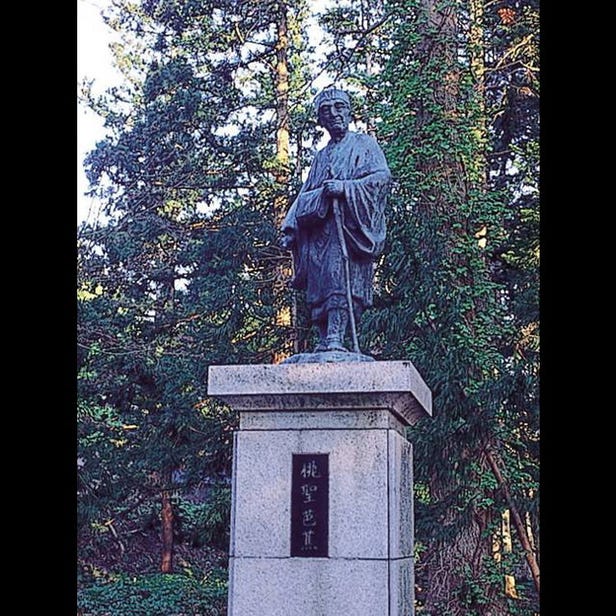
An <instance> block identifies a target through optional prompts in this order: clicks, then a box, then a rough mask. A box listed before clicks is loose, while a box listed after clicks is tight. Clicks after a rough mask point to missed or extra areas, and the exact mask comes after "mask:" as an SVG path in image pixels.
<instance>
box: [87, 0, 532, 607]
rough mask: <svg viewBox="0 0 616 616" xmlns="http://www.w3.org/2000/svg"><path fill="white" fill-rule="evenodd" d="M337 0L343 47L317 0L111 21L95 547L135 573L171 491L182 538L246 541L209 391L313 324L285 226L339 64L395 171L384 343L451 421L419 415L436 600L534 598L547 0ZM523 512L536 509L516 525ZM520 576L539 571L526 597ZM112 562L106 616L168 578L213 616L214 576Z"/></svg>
mask: <svg viewBox="0 0 616 616" xmlns="http://www.w3.org/2000/svg"><path fill="white" fill-rule="evenodd" d="M334 5H335V6H333V8H332V9H331V10H329V11H326V12H324V13H323V14H322V15H321V16H320V21H321V24H322V27H323V28H324V29H325V31H326V42H327V43H328V47H327V50H326V52H325V53H324V54H323V55H322V56H321V57H320V58H319V57H314V56H312V55H311V53H310V48H309V47H308V44H307V30H306V24H307V21H306V19H307V17H308V15H309V8H310V7H309V3H305V2H299V1H296V2H290V3H282V2H276V1H271V2H265V3H263V2H256V1H250V0H244V1H240V2H208V1H206V0H190V1H189V0H174V1H169V0H166V1H165V2H159V1H156V0H143V1H142V2H141V3H137V4H134V3H133V4H131V3H128V2H119V3H117V8H116V9H114V10H113V12H112V14H110V16H109V23H110V24H111V25H112V26H113V27H115V28H117V29H118V30H119V31H122V32H123V33H124V35H125V41H126V42H125V44H124V46H119V47H118V48H117V53H118V56H117V58H118V62H119V65H120V66H121V67H122V68H123V70H124V71H125V74H126V76H127V82H126V85H125V87H124V89H123V90H120V89H118V90H117V91H115V92H111V93H109V95H108V96H106V97H103V98H102V99H100V100H94V99H93V97H92V96H91V95H89V93H88V91H87V88H86V90H85V91H84V96H85V97H86V98H87V99H88V100H89V102H90V104H91V105H92V107H93V108H95V109H97V110H98V111H99V112H100V113H101V114H103V115H104V117H105V118H106V125H107V128H108V135H109V136H108V138H107V139H105V140H104V141H102V142H101V143H99V144H98V145H97V147H96V149H95V150H94V151H93V152H92V153H91V154H90V156H89V157H88V159H87V160H86V163H85V164H86V169H87V171H88V174H89V178H90V181H91V183H92V187H93V194H96V195H97V197H98V198H99V200H100V201H101V203H102V204H103V206H104V207H103V210H104V213H105V218H102V219H100V220H97V221H89V222H87V223H84V224H83V225H82V226H81V227H80V229H79V237H78V242H79V244H78V246H79V280H78V306H79V321H78V328H79V339H78V343H79V347H78V366H79V375H78V384H79V408H78V437H79V458H80V459H79V542H80V563H81V565H82V566H83V570H84V571H91V568H92V567H91V562H90V561H92V560H93V559H95V555H97V554H100V553H101V551H104V550H105V546H114V547H113V549H114V550H115V551H116V552H118V553H119V556H118V558H117V559H116V560H115V561H113V566H114V567H115V568H116V570H117V571H118V572H120V571H123V570H124V569H125V568H127V567H128V564H127V562H128V560H129V555H130V552H131V549H133V548H131V545H132V543H131V539H130V538H131V537H136V536H140V534H143V533H152V532H154V533H157V532H159V531H160V529H161V516H160V504H159V503H160V502H161V501H160V499H161V496H164V495H166V496H167V497H168V496H169V495H172V497H171V503H172V507H173V511H174V516H175V520H174V528H173V533H174V540H175V542H176V545H178V546H194V547H195V548H198V549H205V548H209V547H211V548H212V549H216V548H222V549H224V548H225V547H226V542H227V540H228V508H229V488H228V482H229V477H230V453H231V433H232V429H233V427H234V425H235V416H234V413H233V412H232V411H231V410H230V409H228V408H226V407H224V406H222V405H220V404H217V403H216V402H215V401H213V400H210V399H208V398H207V397H206V380H207V366H208V365H211V364H222V363H262V362H269V361H272V359H273V358H275V357H276V356H277V354H279V353H280V352H282V351H283V350H285V349H286V348H287V347H285V345H286V341H287V340H288V339H289V338H292V339H295V340H296V341H297V344H298V346H299V347H301V345H302V344H304V343H305V342H306V337H307V330H306V325H305V323H306V321H305V313H304V311H303V305H302V298H301V296H298V297H295V298H294V297H293V296H292V295H291V292H290V290H289V289H288V287H287V286H286V285H285V271H287V270H288V268H289V266H290V261H289V255H288V253H286V252H284V251H282V250H281V249H280V247H279V246H278V244H277V238H278V236H277V233H278V232H277V222H278V220H279V216H280V204H281V203H288V199H289V198H291V197H293V196H294V194H295V192H296V191H297V189H298V187H299V185H300V182H301V174H302V172H303V171H304V170H305V168H306V166H307V164H308V163H309V162H310V159H311V152H313V151H314V147H315V144H316V143H317V140H318V138H319V132H318V131H317V130H316V129H315V123H314V118H313V117H312V114H311V109H310V101H311V96H312V95H313V94H315V93H316V89H315V86H314V84H312V82H311V81H310V78H309V76H310V75H313V76H314V75H317V74H322V75H327V76H329V77H330V79H331V80H332V81H336V83H337V84H338V85H340V86H342V87H346V88H348V89H349V90H350V91H351V93H352V95H353V98H354V102H355V114H356V118H355V119H356V121H357V124H358V125H359V126H360V127H361V128H363V129H365V130H368V131H370V132H372V133H374V134H376V136H377V138H378V140H379V142H380V143H381V144H382V146H383V149H384V151H385V154H386V157H387V160H388V163H389V166H390V168H391V170H392V173H393V176H394V186H393V190H392V196H391V199H390V208H389V212H388V229H389V235H388V240H387V242H388V243H387V248H386V252H385V255H384V257H383V258H382V259H381V261H380V262H379V263H378V270H377V285H376V289H375V306H374V309H373V310H371V311H368V312H367V313H366V315H365V316H364V320H363V321H362V326H361V331H362V335H361V337H360V342H361V346H362V348H365V349H369V352H370V353H371V354H372V355H373V356H374V357H375V358H377V359H402V358H410V359H411V360H412V361H413V363H414V364H415V365H416V366H417V368H418V369H419V371H420V372H421V374H422V375H423V376H424V378H425V379H426V381H427V383H428V385H429V386H430V387H431V389H432V392H433V399H434V417H433V419H431V420H427V421H423V422H421V423H420V424H418V425H417V426H415V427H413V429H412V430H411V432H410V436H411V438H412V440H413V442H414V443H415V472H416V481H417V485H416V524H417V528H416V540H417V552H418V556H417V586H418V588H417V598H418V610H420V613H423V614H426V615H427V614H431V615H432V616H457V615H464V616H473V615H475V614H476V615H486V616H487V614H490V615H495V614H520V615H525V616H531V615H532V614H533V613H535V612H538V599H537V591H536V588H535V585H534V584H533V576H531V570H530V569H529V563H528V562H527V561H526V560H525V554H524V549H523V548H522V541H527V542H530V544H531V547H532V556H533V557H534V559H535V561H538V556H539V545H538V538H539V505H538V485H539V399H538V378H539V375H538V371H539V342H538V335H539V313H538V304H539V302H538V291H539V279H538V266H539V228H538V226H539V204H538V190H539V185H538V179H539V145H538V144H539V119H538V113H539V103H538V101H539V86H538V71H539V58H538V44H539V41H538V2H536V1H535V0H499V1H498V2H482V1H479V0H465V1H463V0H446V1H445V2H441V3H435V2H433V1H432V0H363V1H362V2H359V3H357V2H354V3H351V2H346V1H340V2H336V3H334ZM281 50H282V51H281ZM283 51H284V53H282V52H283ZM281 64H283V65H284V67H285V69H286V70H288V74H289V78H288V94H287V95H284V97H283V95H281V92H284V88H283V89H282V90H281V81H280V76H281V72H280V66H281ZM285 83H286V82H285ZM282 85H284V84H282ZM281 97H283V98H284V100H283V98H281ZM287 97H288V98H287ZM281 103H284V104H281ZM285 123H288V127H289V133H290V160H287V159H286V158H285V156H284V155H283V154H284V151H283V150H284V148H283V150H281V146H280V143H281V142H280V134H281V128H284V127H285V126H286V125H287V124H285ZM277 144H278V145H277ZM285 306H287V307H289V306H292V307H293V309H292V310H291V314H292V317H293V318H292V321H291V322H290V323H289V322H288V320H285V319H281V318H280V314H281V310H282V309H283V308H284V307H285ZM510 514H511V516H512V518H513V519H515V514H518V515H519V519H521V520H522V521H523V523H522V524H513V523H512V524H511V525H510V526H509V523H507V524H505V523H504V521H503V520H504V519H505V518H506V519H507V520H509V516H510ZM503 516H505V518H504V517H503ZM508 544H511V546H512V547H511V548H509V547H508ZM182 558H184V556H183V557H182ZM158 562H159V559H158V557H154V558H153V559H151V563H152V568H151V569H150V572H153V571H155V570H156V568H157V565H158ZM123 568H124V569H123ZM214 570H215V571H216V569H214ZM140 573H145V571H141V572H140ZM505 576H510V577H511V576H512V577H514V578H515V580H516V589H515V591H511V589H510V588H509V589H508V590H507V592H504V591H503V589H504V588H505ZM114 580H115V581H113V582H109V581H107V582H106V583H105V585H99V584H98V583H97V584H96V585H95V586H93V587H92V588H90V583H91V581H88V579H85V578H84V579H83V580H82V584H81V586H82V592H81V594H80V601H81V602H82V603H83V605H82V607H83V608H84V610H85V611H84V616H85V614H86V613H92V614H95V613H99V612H96V611H95V609H94V608H95V604H96V603H97V601H99V599H100V600H102V601H104V602H109V609H111V606H113V605H114V603H113V601H116V600H117V601H118V602H119V599H116V598H114V597H118V598H119V597H125V602H126V603H128V602H130V601H133V599H130V598H129V597H137V596H140V595H139V593H140V592H141V591H147V592H151V589H150V588H149V587H148V588H145V585H146V580H155V584H156V585H157V587H159V588H161V589H163V588H165V589H167V590H165V592H166V593H168V594H164V593H163V594H160V593H158V592H153V591H152V592H151V595H150V594H148V595H147V596H148V597H150V596H151V597H152V601H159V602H161V603H160V605H163V604H165V602H167V603H166V605H167V607H166V608H165V610H166V611H164V610H163V611H160V612H158V611H156V610H158V609H162V608H159V607H155V606H154V604H152V607H151V608H150V611H149V612H147V613H151V614H155V613H161V614H162V613H168V614H172V613H176V611H174V610H177V613H178V614H179V613H186V614H189V613H193V612H192V611H190V610H191V607H190V601H191V600H190V599H189V597H190V596H191V593H192V592H195V593H197V594H198V593H205V594H202V595H201V596H200V598H199V599H198V601H202V602H203V601H206V600H207V601H209V599H206V597H205V595H207V594H208V593H210V590H211V588H212V587H211V586H210V585H208V584H205V586H203V585H196V582H195V581H194V580H192V579H190V578H188V577H187V578H180V577H173V576H171V577H165V576H163V577H161V576H157V577H151V578H149V577H148V578H139V581H138V582H137V587H135V586H134V583H132V582H131V583H129V581H128V580H129V578H127V577H125V576H124V574H118V577H117V579H116V578H114ZM535 582H536V580H535ZM148 583H149V582H148ZM183 584H186V585H187V586H186V593H185V597H186V599H185V602H184V603H182V602H181V601H184V599H182V600H180V598H179V596H177V597H176V595H175V594H174V593H175V592H176V590H177V589H179V588H180V586H181V585H183ZM140 585H141V586H143V588H141V586H140ZM217 588H218V590H217V591H216V592H220V593H224V589H223V588H222V587H217ZM191 589H192V590H191ZM208 589H210V590H208ZM161 592H162V590H161ZM101 593H102V594H101ZM208 596H211V598H212V601H214V602H215V601H217V600H218V599H220V597H221V595H220V594H218V595H216V594H215V593H214V594H212V595H208ZM96 597H99V599H96ZM165 597H166V598H165ZM217 597H218V599H217ZM148 600H149V599H148ZM174 602H175V603H174ZM143 605H144V606H145V605H146V604H145V603H143ZM203 605H204V604H203V603H202V606H203ZM212 605H214V603H212ZM115 609H116V608H114V610H115ZM117 609H119V608H117ZM142 609H145V608H142ZM88 610H92V611H91V612H88ZM152 610H153V611H152ZM182 610H184V611H182ZM100 613H101V614H102V613H104V612H100ZM109 613H113V614H121V613H123V612H121V611H113V612H109ZM131 613H138V612H131ZM143 613H146V612H143Z"/></svg>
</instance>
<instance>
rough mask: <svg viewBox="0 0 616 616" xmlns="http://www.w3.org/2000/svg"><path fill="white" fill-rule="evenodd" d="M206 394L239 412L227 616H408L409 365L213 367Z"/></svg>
mask: <svg viewBox="0 0 616 616" xmlns="http://www.w3.org/2000/svg"><path fill="white" fill-rule="evenodd" d="M208 393H209V394H210V395H211V396H216V397H219V398H221V399H222V400H224V401H226V402H227V403H228V404H229V405H230V406H232V407H233V408H235V409H236V410H238V411H239V412H240V427H239V430H238V431H237V432H236V433H235V435H234V457H233V496H232V516H231V518H232V519H231V545H230V572H229V611H228V613H229V616H340V615H344V616H411V615H412V614H413V613H414V610H413V594H414V593H413V589H414V577H413V496H412V492H413V471H412V447H411V444H410V443H409V442H408V441H407V440H406V438H405V436H404V434H405V427H406V426H407V425H410V424H412V423H414V422H415V421H417V419H419V418H420V417H422V416H427V415H430V414H431V410H432V404H431V393H430V390H429V389H428V387H427V386H426V384H425V383H424V381H423V380H422V378H421V377H420V375H419V374H418V372H417V371H416V370H415V368H414V367H413V365H412V364H411V363H410V362H408V361H395V362H365V363H364V362H362V363H329V364H284V365H254V366H253V365H250V366H247V365H244V366H212V367H210V370H209V382H208ZM315 553H316V554H318V556H314V555H313V554H315ZM292 554H293V555H292Z"/></svg>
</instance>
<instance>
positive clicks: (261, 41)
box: [79, 0, 303, 571]
mask: <svg viewBox="0 0 616 616" xmlns="http://www.w3.org/2000/svg"><path fill="white" fill-rule="evenodd" d="M301 9H302V7H301V3H299V2H298V3H295V5H294V6H293V7H291V5H288V6H287V5H286V4H285V3H280V2H271V3H267V4H266V6H264V5H263V3H257V2H251V1H246V2H239V3H238V2H229V3H220V2H217V3H208V2H189V1H180V0H178V1H176V2H159V1H156V0H144V1H143V2H142V3H140V4H134V3H132V4H129V3H124V4H122V3H120V4H118V5H116V8H115V10H114V12H113V13H112V14H110V16H109V17H108V20H109V23H111V24H113V25H114V26H115V27H117V28H119V29H121V30H122V31H123V32H124V36H125V38H126V40H127V43H126V48H125V49H123V50H119V52H121V53H119V56H118V59H119V60H120V61H121V62H123V63H124V66H125V67H126V68H127V70H128V71H129V72H131V74H132V75H133V81H132V84H131V89H130V90H129V92H128V93H129V94H130V96H131V98H130V100H128V101H125V100H121V99H120V98H119V93H113V92H112V93H110V95H109V96H108V97H107V100H99V101H92V102H93V104H95V106H96V107H97V108H98V109H99V110H101V111H102V112H103V113H105V115H106V123H107V127H108V128H109V131H110V133H109V137H108V138H107V139H106V140H104V141H103V142H101V143H99V144H98V145H97V148H96V149H95V150H94V151H93V152H92V153H91V154H90V156H89V157H88V159H87V161H86V168H87V171H88V174H89V178H90V181H91V183H92V185H93V186H94V187H95V189H96V190H97V192H98V196H99V198H100V199H102V200H103V201H104V203H105V212H106V214H107V216H108V221H107V222H106V223H105V224H102V225H97V224H92V223H90V224H85V225H83V227H82V228H81V229H80V239H79V242H80V244H79V249H80V251H79V252H80V277H79V278H80V280H79V282H80V286H81V293H80V337H79V344H80V349H81V353H80V367H81V373H80V387H81V389H80V398H81V400H82V401H83V402H84V405H85V406H87V407H88V408H96V409H99V408H109V409H112V410H110V413H111V414H112V415H113V417H116V418H119V419H118V420H119V421H121V422H123V423H124V424H125V425H130V426H131V433H130V434H131V438H132V441H131V442H132V443H133V444H134V447H133V449H131V451H134V453H135V455H141V456H142V457H143V460H142V463H141V466H142V467H143V468H144V472H146V473H149V474H150V476H152V475H151V474H152V473H153V474H154V475H153V476H154V477H155V478H156V484H157V488H158V490H159V492H160V495H161V499H162V500H161V514H162V522H163V525H162V539H163V550H162V561H161V562H162V564H161V568H162V570H163V571H170V570H171V567H172V562H173V558H172V547H173V533H174V530H173V526H174V508H173V506H172V503H171V499H170V495H171V493H172V491H173V490H175V489H178V488H179V487H180V486H178V485H176V484H175V483H174V482H173V477H174V476H178V471H179V470H182V471H183V475H182V476H183V481H184V485H188V484H186V481H187V477H189V476H190V475H189V474H188V468H189V467H190V466H191V465H194V464H196V465H197V469H196V472H197V475H195V476H198V474H199V473H200V474H201V477H203V475H204V474H207V475H209V476H210V477H211V478H216V477H222V478H224V477H225V476H228V473H229V470H230V469H229V465H228V460H229V447H230V443H229V439H228V433H227V432H226V431H227V430H228V428H229V426H230V425H232V423H233V417H231V416H229V415H228V414H227V413H226V412H223V411H222V410H221V409H220V407H219V406H218V405H216V404H215V403H214V402H212V401H207V400H205V385H206V368H207V366H208V365H210V364H213V363H227V362H234V363H242V362H247V361H255V360H256V361H271V360H272V358H273V357H274V355H275V354H276V353H277V352H279V351H280V350H282V349H283V347H284V345H285V342H286V340H287V339H288V337H289V335H288V334H289V330H290V327H291V324H290V323H287V324H286V328H282V327H281V326H280V323H279V320H278V319H277V313H278V312H279V311H280V305H282V302H283V301H285V293H284V289H282V290H278V296H280V297H281V299H280V300H278V301H277V300H275V295H276V294H275V292H274V290H275V288H276V284H277V281H278V280H279V279H280V269H281V263H283V262H284V261H285V260H286V261H287V262H288V260H289V257H288V256H287V255H286V254H284V253H282V251H281V250H280V248H278V246H277V243H276V241H277V222H278V220H279V218H280V212H279V209H280V195H281V194H286V192H287V191H288V188H287V186H286V184H288V182H289V181H290V172H289V168H288V160H285V157H287V156H288V154H287V151H288V148H289V143H288V141H289V138H288V129H287V128H285V127H286V126H288V124H289V118H288V117H287V116H288V114H289V113H290V111H289V109H290V107H289V100H288V95H286V94H285V89H288V85H286V82H287V81H288V80H289V79H294V80H295V81H297V80H298V79H301V78H302V76H301V71H300V69H301V63H299V62H298V63H297V64H296V65H295V68H293V69H289V67H288V66H286V67H285V65H286V64H287V62H288V60H287V58H294V59H295V60H296V61H297V58H298V54H299V52H300V48H301V46H302V45H303V41H302V38H301V36H299V35H298V32H299V28H298V26H297V24H296V22H297V21H298V20H301V19H302V18H303V17H302V11H301ZM133 43H135V44H139V45H141V46H142V47H143V49H147V53H146V52H143V53H141V54H135V47H133V46H132V45H133ZM140 78H141V80H142V81H141V82H140V81H139V79H140ZM114 94H117V95H118V96H114ZM285 133H286V136H285ZM286 301H287V303H288V294H287V300H286ZM102 375H104V379H105V383H106V388H105V389H102V388H101V379H102ZM102 391H105V393H104V394H102V393H101V392H102ZM96 412H97V413H99V415H100V411H96ZM203 422H205V425H208V423H209V424H212V425H213V431H212V432H211V433H210V431H208V430H205V431H204V430H203V426H202V427H201V428H199V425H201V424H203ZM81 427H82V428H83V430H84V434H83V438H82V439H81V443H82V444H84V443H85V442H87V440H88V438H89V437H90V436H91V435H92V432H91V430H95V429H96V426H95V425H93V424H91V423H90V422H87V421H84V422H83V423H82V424H81ZM214 428H215V429H214ZM204 432H205V436H206V437H207V438H209V440H207V438H206V441H205V442H200V439H202V438H203V433H204ZM225 434H226V436H225ZM116 440H117V439H116ZM118 443H119V444H118V445H117V446H118V447H127V443H124V441H122V440H119V441H118ZM199 451H205V461H206V462H207V461H209V460H214V459H215V460H216V461H219V462H220V461H222V462H223V464H222V467H220V466H218V465H214V466H211V467H210V466H209V465H208V464H207V463H206V464H204V463H203V462H204V458H203V456H200V455H199ZM83 453H84V455H85V450H83ZM92 466H93V465H92V463H91V462H90V460H89V459H86V458H84V465H83V467H82V477H83V476H85V474H86V473H87V472H88V470H89V469H90V468H92ZM116 475H117V476H118V478H117V481H118V482H121V481H122V480H125V479H126V478H125V477H123V476H122V473H117V474H116ZM99 479H101V478H99ZM101 480H102V479H101ZM126 485H128V484H126Z"/></svg>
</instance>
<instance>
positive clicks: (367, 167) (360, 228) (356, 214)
mask: <svg viewBox="0 0 616 616" xmlns="http://www.w3.org/2000/svg"><path fill="white" fill-rule="evenodd" d="M351 163H352V164H353V173H352V178H351V179H348V180H345V181H344V196H345V198H344V203H345V207H344V231H345V236H346V238H347V241H348V243H349V246H350V247H351V248H352V249H353V250H354V252H355V253H357V254H359V255H362V256H365V257H371V258H375V257H377V256H378V255H379V254H380V253H381V252H382V250H383V246H384V243H385V233H386V227H385V206H386V203H387V193H388V191H389V184H390V181H391V173H390V171H389V168H388V166H387V162H386V160H385V156H384V154H383V151H382V150H381V148H380V147H379V145H378V144H377V142H376V140H374V139H373V138H372V137H369V136H368V135H365V136H364V138H363V139H362V141H361V143H360V147H358V148H357V150H356V151H354V152H353V153H352V159H351Z"/></svg>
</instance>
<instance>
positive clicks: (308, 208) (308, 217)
mask: <svg viewBox="0 0 616 616" xmlns="http://www.w3.org/2000/svg"><path fill="white" fill-rule="evenodd" d="M322 164H323V163H322V159H321V157H320V156H319V154H317V156H316V158H315V160H314V162H313V164H312V166H311V167H310V170H309V172H308V177H307V178H306V181H305V182H304V184H303V186H302V188H301V190H300V191H299V194H298V195H297V198H296V199H295V201H294V202H293V204H292V205H291V207H290V208H289V211H288V213H287V215H286V217H285V219H284V221H283V223H282V230H283V232H284V231H293V232H295V231H297V229H298V227H303V226H306V225H310V224H313V223H314V222H316V221H318V220H322V219H324V218H325V217H326V216H327V212H328V209H329V199H326V198H325V196H324V195H323V188H322V187H321V186H320V185H318V184H317V178H318V177H320V176H321V175H322V169H321V166H322Z"/></svg>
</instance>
